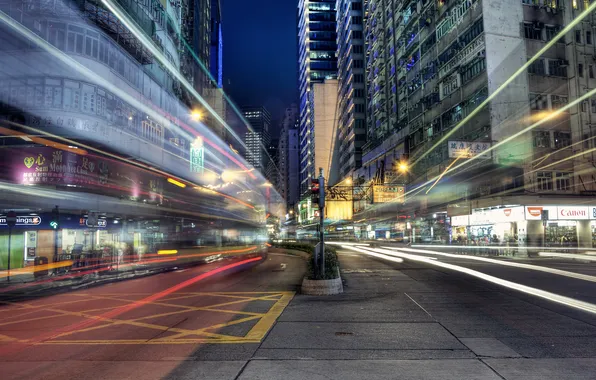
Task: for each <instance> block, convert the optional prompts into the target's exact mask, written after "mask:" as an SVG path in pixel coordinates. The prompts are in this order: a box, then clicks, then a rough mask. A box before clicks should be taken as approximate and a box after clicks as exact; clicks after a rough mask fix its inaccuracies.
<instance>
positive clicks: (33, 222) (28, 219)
mask: <svg viewBox="0 0 596 380" xmlns="http://www.w3.org/2000/svg"><path fill="white" fill-rule="evenodd" d="M39 224H41V217H39V216H17V223H16V224H15V225H16V226H38V225H39ZM6 225H7V223H6V216H0V226H6Z"/></svg>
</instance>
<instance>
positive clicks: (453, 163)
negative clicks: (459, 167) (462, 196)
mask: <svg viewBox="0 0 596 380" xmlns="http://www.w3.org/2000/svg"><path fill="white" fill-rule="evenodd" d="M462 157H464V155H463V154H460V155H459V156H457V158H456V159H455V160H453V162H452V163H450V164H449V165H448V166H447V167H446V168H445V170H443V172H442V173H441V175H440V176H439V178H437V180H436V181H435V183H433V184H432V186H431V187H429V188H428V190H426V194H428V193H429V192H430V191H431V190H432V189H433V187H435V185H436V184H437V183H439V181H440V180H441V178H443V176H444V175H445V173H447V171H448V170H449V169H450V168H451V167H452V166H453V165H455V163H456V162H457V160H459V159H460V158H462Z"/></svg>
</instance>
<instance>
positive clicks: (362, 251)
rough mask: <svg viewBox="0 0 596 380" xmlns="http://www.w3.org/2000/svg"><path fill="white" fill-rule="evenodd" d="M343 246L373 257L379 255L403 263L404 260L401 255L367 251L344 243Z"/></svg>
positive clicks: (380, 257)
mask: <svg viewBox="0 0 596 380" xmlns="http://www.w3.org/2000/svg"><path fill="white" fill-rule="evenodd" d="M342 248H345V249H350V250H352V251H356V252H359V253H363V254H365V255H367V256H373V257H377V258H379V259H383V260H389V261H393V262H395V263H403V262H404V260H403V259H401V258H399V257H392V256H387V255H382V254H379V253H375V252H371V251H367V250H364V249H360V248H356V247H354V246H351V245H344V246H342Z"/></svg>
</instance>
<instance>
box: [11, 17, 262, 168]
mask: <svg viewBox="0 0 596 380" xmlns="http://www.w3.org/2000/svg"><path fill="white" fill-rule="evenodd" d="M0 20H1V21H2V22H4V23H5V24H6V25H8V26H9V27H10V28H12V29H13V30H14V31H15V32H16V33H18V34H20V35H22V36H23V37H25V38H26V39H28V40H29V41H30V42H31V43H32V44H34V45H36V46H38V47H39V48H40V49H42V50H44V51H46V52H47V53H48V54H50V55H51V56H53V57H54V58H56V59H57V60H58V61H59V62H60V63H62V64H64V65H65V66H67V67H69V68H72V69H74V70H75V71H76V72H77V73H79V74H81V75H82V76H84V77H86V78H87V79H88V80H90V81H91V82H92V83H97V84H101V85H102V86H104V87H105V88H106V89H107V90H108V91H110V92H112V93H113V94H117V95H118V97H120V98H121V99H123V100H125V101H126V102H127V103H128V104H130V105H132V106H133V107H135V108H137V109H138V110H142V111H143V112H145V113H146V114H147V115H150V116H151V118H153V119H154V120H156V121H158V122H159V123H160V124H163V125H168V126H170V128H172V127H175V128H173V129H177V132H178V133H180V134H181V135H184V136H185V137H186V138H188V139H189V140H190V141H193V140H194V138H196V137H199V136H200V137H202V138H203V139H204V141H205V142H206V143H207V144H209V145H210V146H211V147H212V148H214V149H215V150H217V151H218V152H219V153H221V154H223V155H224V156H226V157H227V158H228V159H230V160H231V161H232V162H234V163H235V164H236V165H238V167H240V168H242V169H244V170H248V169H247V167H246V165H244V164H243V163H242V162H240V161H239V160H238V159H236V158H235V157H233V156H232V155H231V154H229V153H228V152H227V151H225V150H224V149H222V148H221V147H220V146H218V145H217V144H216V143H213V142H212V141H211V140H210V139H207V138H206V137H205V136H203V135H200V134H199V133H198V132H197V131H196V130H195V129H194V128H192V127H190V126H188V125H186V124H185V123H183V122H182V121H181V120H179V119H178V118H175V117H173V116H171V115H168V114H167V113H166V112H165V111H163V110H160V109H159V108H158V107H157V106H156V105H154V104H151V106H152V107H153V108H155V109H153V108H150V107H149V106H147V105H145V104H144V103H142V102H141V101H140V100H138V99H136V98H135V97H133V96H131V95H130V94H128V93H127V92H126V91H123V90H122V89H121V88H119V87H117V86H115V85H114V84H112V83H110V82H109V81H106V80H105V79H104V78H100V77H99V76H98V75H97V74H96V73H95V72H93V71H92V70H90V69H89V68H87V67H85V66H84V65H83V64H81V63H80V62H78V61H77V60H75V59H73V58H72V57H70V56H68V55H67V54H65V53H64V52H62V51H61V50H59V49H58V48H56V47H54V46H52V45H50V44H48V43H47V42H46V41H45V40H44V39H42V38H41V37H40V36H38V35H36V34H35V33H33V32H32V31H31V30H29V29H28V28H26V27H24V26H23V25H21V24H20V23H18V22H16V21H15V20H13V19H12V17H10V16H9V15H7V14H6V13H4V12H2V11H0ZM154 49H155V48H154ZM162 58H163V57H162ZM167 64H169V62H168V63H167ZM166 67H167V66H166ZM195 92H196V91H195ZM203 101H204V100H203ZM174 121H175V122H176V123H178V124H179V125H177V124H173V123H174ZM205 128H206V127H205ZM189 133H190V134H191V135H192V136H189ZM209 133H211V134H212V132H211V131H209ZM249 176H250V177H251V178H253V179H256V176H254V174H252V173H249Z"/></svg>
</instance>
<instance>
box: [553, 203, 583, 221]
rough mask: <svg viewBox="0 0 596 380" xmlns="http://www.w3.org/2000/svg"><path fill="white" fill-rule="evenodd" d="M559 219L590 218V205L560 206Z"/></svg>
mask: <svg viewBox="0 0 596 380" xmlns="http://www.w3.org/2000/svg"><path fill="white" fill-rule="evenodd" d="M558 211H559V212H558V215H559V219H572V220H585V219H590V215H589V208H588V207H561V206H559V207H558Z"/></svg>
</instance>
